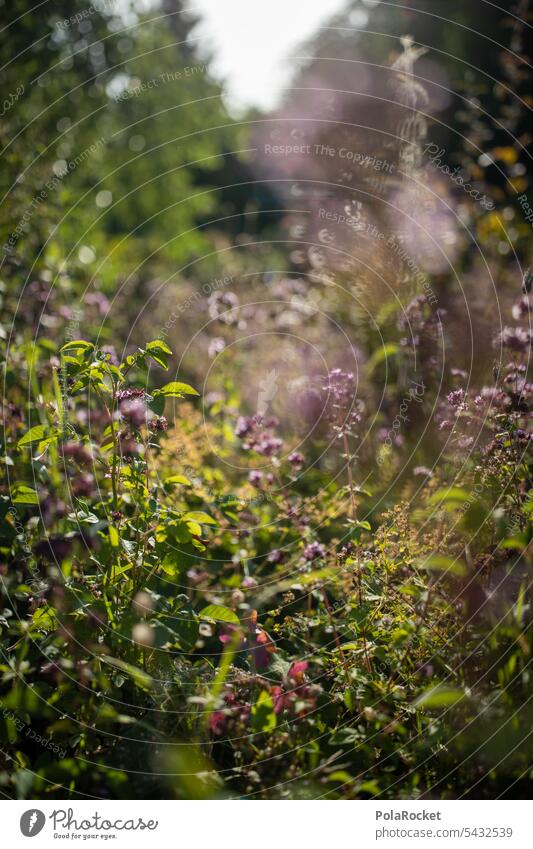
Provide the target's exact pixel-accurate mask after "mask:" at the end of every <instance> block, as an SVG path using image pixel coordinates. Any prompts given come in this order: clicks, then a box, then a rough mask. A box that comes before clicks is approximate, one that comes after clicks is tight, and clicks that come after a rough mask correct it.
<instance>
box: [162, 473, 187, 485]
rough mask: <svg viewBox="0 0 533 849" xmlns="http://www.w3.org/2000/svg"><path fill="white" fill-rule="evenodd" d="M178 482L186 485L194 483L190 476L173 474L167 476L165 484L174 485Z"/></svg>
mask: <svg viewBox="0 0 533 849" xmlns="http://www.w3.org/2000/svg"><path fill="white" fill-rule="evenodd" d="M178 483H182V484H185V485H186V486H192V483H191V482H190V480H189V478H186V477H185V475H171V476H170V477H169V478H165V480H164V484H165V485H167V484H170V485H172V484H178Z"/></svg>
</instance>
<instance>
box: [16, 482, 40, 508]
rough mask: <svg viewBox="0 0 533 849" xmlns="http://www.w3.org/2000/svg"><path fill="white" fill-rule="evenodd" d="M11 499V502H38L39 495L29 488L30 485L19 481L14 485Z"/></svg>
mask: <svg viewBox="0 0 533 849" xmlns="http://www.w3.org/2000/svg"><path fill="white" fill-rule="evenodd" d="M11 501H12V502H13V504H38V503H39V496H38V495H37V492H36V491H35V490H34V489H32V488H31V486H26V485H25V484H23V483H21V484H18V486H16V487H14V489H13V492H12V495H11Z"/></svg>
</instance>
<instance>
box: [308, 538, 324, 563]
mask: <svg viewBox="0 0 533 849" xmlns="http://www.w3.org/2000/svg"><path fill="white" fill-rule="evenodd" d="M325 553H326V549H325V548H324V546H323V545H322V543H321V542H317V541H316V540H314V541H313V542H310V543H309V545H306V547H305V548H304V559H305V560H307V561H308V562H311V560H319V559H320V558H322V557H324V555H325Z"/></svg>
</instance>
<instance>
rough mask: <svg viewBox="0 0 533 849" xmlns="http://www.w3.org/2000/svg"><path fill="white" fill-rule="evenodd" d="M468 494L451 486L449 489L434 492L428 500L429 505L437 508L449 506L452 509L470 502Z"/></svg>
mask: <svg viewBox="0 0 533 849" xmlns="http://www.w3.org/2000/svg"><path fill="white" fill-rule="evenodd" d="M470 498H471V496H470V493H469V492H467V491H466V490H465V489H461V488H460V487H458V486H451V487H450V488H449V489H439V490H438V491H437V492H434V493H433V495H431V496H430V498H429V499H428V503H429V504H438V505H439V506H441V505H442V506H449V507H451V509H453V508H454V507H455V506H457V505H458V504H464V503H465V502H466V501H470Z"/></svg>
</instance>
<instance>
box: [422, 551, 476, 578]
mask: <svg viewBox="0 0 533 849" xmlns="http://www.w3.org/2000/svg"><path fill="white" fill-rule="evenodd" d="M418 568H419V569H428V570H429V571H430V572H449V573H450V574H452V575H457V576H458V577H460V578H461V577H463V576H464V575H466V571H467V570H466V565H465V564H464V563H463V562H462V561H461V560H454V559H453V558H452V557H443V556H441V555H438V554H435V555H432V556H431V557H428V558H427V559H426V560H422V561H421V562H420V563H418Z"/></svg>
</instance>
